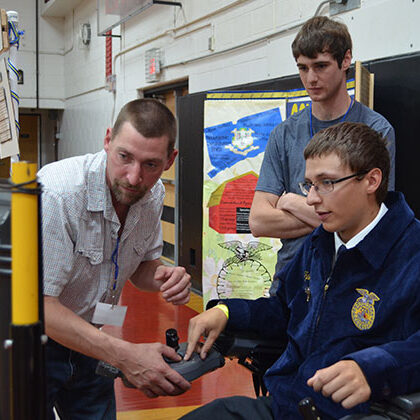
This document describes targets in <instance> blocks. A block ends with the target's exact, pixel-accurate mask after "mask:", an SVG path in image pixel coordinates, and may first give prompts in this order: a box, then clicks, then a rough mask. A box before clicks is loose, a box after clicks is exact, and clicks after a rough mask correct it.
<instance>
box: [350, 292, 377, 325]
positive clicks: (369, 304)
mask: <svg viewBox="0 0 420 420" xmlns="http://www.w3.org/2000/svg"><path fill="white" fill-rule="evenodd" d="M356 291H357V292H358V293H360V294H361V295H362V296H361V297H359V298H357V300H356V302H354V305H353V307H352V308H351V319H352V320H353V323H354V325H356V327H357V328H358V329H359V330H368V329H369V328H371V327H372V325H373V322H374V321H375V308H374V304H375V302H377V301H378V300H380V299H379V298H378V296H376V295H375V293H373V292H370V293H369V290H366V289H356Z"/></svg>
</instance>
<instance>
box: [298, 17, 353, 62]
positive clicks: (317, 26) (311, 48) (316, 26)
mask: <svg viewBox="0 0 420 420" xmlns="http://www.w3.org/2000/svg"><path fill="white" fill-rule="evenodd" d="M348 50H350V53H351V50H352V42H351V37H350V34H349V31H348V29H347V26H346V25H344V23H340V22H337V21H335V20H332V19H329V18H328V17H326V16H315V17H313V18H312V19H309V20H308V21H307V22H306V23H305V24H304V25H303V26H302V29H301V30H300V31H299V33H298V34H297V36H296V38H295V40H294V41H293V44H292V51H293V56H294V57H295V60H297V58H298V57H299V56H300V55H304V56H306V57H309V58H315V57H316V56H317V55H318V54H322V53H325V52H328V53H330V54H331V55H332V56H333V57H334V59H335V60H336V61H337V63H338V67H339V68H341V63H342V62H343V59H344V55H345V54H346V52H347V51H348Z"/></svg>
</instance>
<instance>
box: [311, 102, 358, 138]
mask: <svg viewBox="0 0 420 420" xmlns="http://www.w3.org/2000/svg"><path fill="white" fill-rule="evenodd" d="M350 99H351V101H350V105H349V107H348V108H347V111H346V113H345V114H344V115H343V118H341V120H340V121H339V123H341V122H343V121H345V120H346V117H347V114H348V113H349V111H350V109H351V107H352V105H353V97H350ZM309 113H310V118H309V128H310V130H311V138H312V137H313V136H314V129H313V125H312V118H313V117H312V102H311V103H310V105H309ZM337 124H338V123H337Z"/></svg>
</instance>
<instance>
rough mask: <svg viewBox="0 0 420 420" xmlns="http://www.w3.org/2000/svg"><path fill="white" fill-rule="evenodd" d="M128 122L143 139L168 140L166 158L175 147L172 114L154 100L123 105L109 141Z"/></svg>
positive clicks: (149, 99) (174, 121) (174, 127)
mask: <svg viewBox="0 0 420 420" xmlns="http://www.w3.org/2000/svg"><path fill="white" fill-rule="evenodd" d="M126 121H128V122H130V123H131V124H132V125H133V127H134V128H135V129H136V130H137V131H138V132H139V133H140V134H141V135H143V136H144V137H146V138H150V137H162V136H167V138H168V156H169V155H170V154H171V153H172V151H173V150H174V147H175V140H176V120H175V117H174V116H173V114H172V112H171V111H170V110H169V109H168V108H167V107H166V106H165V105H163V104H162V103H161V102H159V101H157V100H156V99H151V98H146V99H135V100H134V101H131V102H128V103H127V104H125V105H124V106H123V107H122V109H121V111H120V113H119V114H118V117H117V120H116V121H115V124H114V127H113V128H112V136H111V140H113V139H114V137H115V136H116V135H117V134H118V133H119V131H120V129H121V126H122V125H123V124H124V123H125V122H126Z"/></svg>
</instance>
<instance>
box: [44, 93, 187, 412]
mask: <svg viewBox="0 0 420 420" xmlns="http://www.w3.org/2000/svg"><path fill="white" fill-rule="evenodd" d="M175 138H176V122H175V118H174V116H173V115H172V113H171V112H170V111H169V109H167V108H166V107H165V106H164V105H162V104H161V103H159V102H158V101H155V100H152V99H140V100H134V101H132V102H129V103H128V104H126V105H125V106H124V107H123V108H122V110H121V112H120V113H119V115H118V118H117V120H116V122H115V125H114V127H113V128H112V129H111V128H108V130H107V132H106V136H105V140H104V149H105V150H103V151H101V152H99V153H96V154H88V155H84V156H78V157H74V158H69V159H64V160H61V161H59V162H55V163H52V164H50V165H47V166H45V167H44V168H42V169H41V170H40V171H39V174H38V175H39V180H40V182H41V184H42V186H43V193H42V233H43V254H44V311H45V329H46V333H47V335H48V336H49V341H48V343H47V346H46V366H47V387H48V415H49V419H54V413H53V406H55V408H56V410H57V412H58V413H59V415H60V417H61V418H63V419H70V418H72V419H73V418H77V419H86V420H91V419H99V418H100V419H115V418H116V409H115V396H114V383H113V382H114V381H113V380H112V379H109V378H104V377H101V376H98V375H96V374H95V369H96V365H97V362H98V360H97V359H100V360H104V361H106V362H109V363H111V364H112V365H114V366H116V367H118V368H119V369H120V370H121V371H122V372H124V374H125V376H126V377H127V379H128V380H129V381H130V382H131V383H132V384H133V385H135V386H136V387H137V388H138V389H140V390H141V391H143V392H144V393H145V394H146V395H147V396H148V397H156V396H158V395H177V394H179V393H182V392H184V391H185V390H187V389H189V387H190V385H189V383H188V382H187V381H186V380H185V379H184V378H183V377H182V376H181V375H179V374H178V373H177V372H175V371H174V370H172V369H171V368H170V367H169V366H168V365H167V364H166V363H165V362H164V359H163V357H162V356H166V357H168V358H170V359H174V360H179V359H180V356H179V355H177V354H176V352H175V351H174V350H173V349H171V348H169V347H167V346H165V345H163V344H160V343H154V344H141V343H130V342H127V341H125V340H122V339H119V338H115V337H112V336H110V335H108V334H107V333H105V332H104V331H101V329H100V328H99V327H100V326H101V325H102V324H114V325H122V323H123V321H124V316H125V310H126V308H124V307H121V306H119V305H118V300H119V296H120V294H121V290H122V288H123V286H124V283H125V282H126V281H127V280H128V279H130V280H131V282H132V283H133V284H134V285H135V286H136V287H138V288H139V289H141V290H150V291H157V292H160V293H162V296H163V297H164V298H165V299H166V300H167V301H168V302H171V303H173V304H175V305H181V304H184V303H187V302H188V300H189V291H190V285H191V283H190V276H189V275H188V274H187V273H186V272H185V269H184V268H182V267H168V266H164V265H163V264H162V263H161V262H160V260H159V258H160V256H161V251H162V245H163V244H162V232H161V227H160V216H161V213H162V208H163V197H164V187H163V184H162V183H161V181H160V180H159V178H160V176H161V174H162V172H163V171H164V170H166V169H168V168H169V167H170V166H171V165H172V163H173V162H174V159H175V157H176V155H177V151H176V150H175V149H174V144H175ZM151 316H153V314H151ZM139 322H140V323H141V322H147V320H139Z"/></svg>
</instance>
